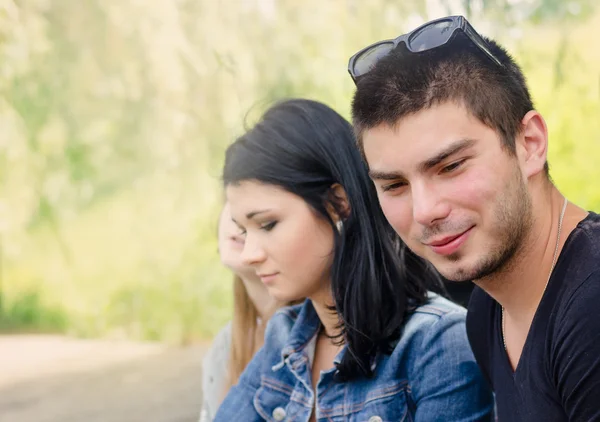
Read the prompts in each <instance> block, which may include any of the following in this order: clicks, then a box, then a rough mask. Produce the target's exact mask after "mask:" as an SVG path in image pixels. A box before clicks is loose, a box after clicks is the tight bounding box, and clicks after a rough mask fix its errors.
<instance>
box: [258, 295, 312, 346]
mask: <svg viewBox="0 0 600 422" xmlns="http://www.w3.org/2000/svg"><path fill="white" fill-rule="evenodd" d="M305 303H306V302H303V303H299V304H297V305H291V306H284V307H282V308H279V309H278V310H277V311H276V312H275V313H274V314H273V316H271V318H270V319H269V322H268V323H267V328H266V331H265V341H266V342H271V341H276V342H279V343H283V342H285V341H286V340H287V338H288V336H289V334H290V332H291V331H292V328H293V327H294V324H296V321H297V320H298V316H299V315H300V312H301V311H302V308H303V307H304V306H305Z"/></svg>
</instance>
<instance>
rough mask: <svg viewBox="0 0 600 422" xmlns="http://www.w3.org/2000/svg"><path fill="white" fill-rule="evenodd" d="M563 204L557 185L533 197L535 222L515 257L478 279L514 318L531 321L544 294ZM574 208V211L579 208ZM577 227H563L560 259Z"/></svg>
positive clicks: (559, 244)
mask: <svg viewBox="0 0 600 422" xmlns="http://www.w3.org/2000/svg"><path fill="white" fill-rule="evenodd" d="M563 205H564V197H563V195H562V194H561V193H560V192H559V191H558V190H557V189H556V188H555V187H554V186H552V187H551V188H550V192H548V193H546V192H545V194H544V195H543V196H540V197H538V198H533V202H532V207H533V209H532V212H533V223H532V226H531V227H530V230H529V232H528V233H527V235H526V236H525V238H524V239H523V242H522V244H521V246H520V247H519V249H518V250H517V252H516V253H515V256H514V257H513V258H512V260H511V261H510V262H509V263H508V264H507V265H506V266H505V267H504V268H503V269H502V270H500V271H498V272H496V273H494V274H492V275H490V276H488V277H486V278H483V279H480V280H476V281H475V283H476V284H477V285H479V286H480V287H481V288H482V289H483V290H485V291H486V292H487V293H488V294H489V295H490V296H492V297H493V298H494V299H495V300H496V301H497V302H498V303H500V305H502V307H503V308H504V312H505V313H506V314H509V315H510V316H511V319H512V320H515V321H518V320H531V319H532V318H533V315H534V314H535V310H536V309H537V307H538V305H539V303H540V300H541V298H542V296H543V294H544V291H545V289H546V285H547V283H548V280H549V277H550V272H551V269H552V264H553V258H554V255H555V251H556V250H557V249H556V245H557V238H558V225H559V224H558V223H559V217H560V214H561V211H562V208H563ZM572 207H573V208H574V209H573V210H571V212H572V211H575V210H576V208H577V207H574V206H572ZM568 208H570V207H568ZM542 210H550V211H549V212H545V211H542ZM569 212H570V211H569V209H567V213H569ZM575 225H576V224H575ZM573 228H574V226H572V227H564V226H563V228H562V230H561V234H560V239H558V252H557V253H556V255H557V256H556V258H557V259H558V255H559V254H560V250H561V249H562V246H563V245H564V242H565V240H566V238H567V236H568V234H569V233H570V232H571V230H573Z"/></svg>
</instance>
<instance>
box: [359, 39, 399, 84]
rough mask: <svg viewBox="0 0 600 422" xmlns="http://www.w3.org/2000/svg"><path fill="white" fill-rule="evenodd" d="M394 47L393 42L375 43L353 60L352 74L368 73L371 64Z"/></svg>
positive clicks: (373, 64)
mask: <svg viewBox="0 0 600 422" xmlns="http://www.w3.org/2000/svg"><path fill="white" fill-rule="evenodd" d="M393 48H394V43H393V42H386V43H381V44H377V45H376V46H373V48H370V49H369V50H367V51H365V52H364V53H362V54H361V55H360V56H358V58H357V59H356V61H355V62H354V69H353V71H354V76H355V77H358V76H362V75H364V74H365V73H369V71H370V70H371V69H373V66H375V64H377V62H378V61H379V60H380V59H381V58H382V57H383V56H387V55H388V54H389V52H390V51H392V49H393Z"/></svg>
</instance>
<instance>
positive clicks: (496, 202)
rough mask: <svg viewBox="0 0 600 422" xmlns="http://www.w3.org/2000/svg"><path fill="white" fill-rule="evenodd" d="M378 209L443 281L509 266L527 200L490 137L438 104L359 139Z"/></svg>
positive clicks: (454, 109) (525, 225)
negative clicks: (434, 268)
mask: <svg viewBox="0 0 600 422" xmlns="http://www.w3.org/2000/svg"><path fill="white" fill-rule="evenodd" d="M363 144H364V151H365V156H366V158H367V162H368V164H369V170H370V174H371V178H372V179H373V182H374V183H375V186H376V187H377V194H378V196H379V201H380V203H381V206H382V208H383V211H384V213H385V215H386V217H387V219H388V221H389V222H390V224H391V225H392V226H393V227H394V229H395V230H396V232H398V234H399V235H400V237H401V238H402V240H403V241H404V242H405V243H406V244H407V245H408V246H409V247H410V248H411V249H412V250H413V251H414V252H415V253H416V254H418V255H420V256H421V257H423V258H425V259H427V260H429V261H430V262H431V263H432V264H433V265H434V266H435V267H436V268H437V269H438V271H440V273H441V274H442V275H444V276H445V277H446V278H448V279H450V280H455V281H464V280H475V279H479V278H482V277H485V276H486V275H489V274H491V273H493V272H495V271H497V270H499V269H501V268H503V267H504V266H505V265H506V264H507V263H508V262H510V260H511V258H512V257H513V255H514V254H515V253H516V252H517V250H518V249H519V247H520V246H521V244H522V242H523V238H524V237H525V235H526V234H527V233H528V230H529V227H530V226H531V221H532V217H531V214H532V212H531V199H530V195H529V192H528V189H527V185H526V183H525V179H524V177H523V174H522V172H521V168H520V166H519V163H518V160H517V158H516V157H515V156H513V155H511V154H509V152H508V151H507V150H506V149H504V148H503V147H502V144H501V140H500V138H499V136H498V135H497V133H496V132H495V131H494V130H493V129H491V128H489V127H488V126H486V125H484V124H483V123H482V122H480V121H479V120H478V119H477V118H475V117H474V116H472V115H471V114H470V113H469V112H468V111H467V109H466V108H464V107H463V106H461V105H457V104H456V103H451V102H448V103H443V104H440V105H436V106H433V107H431V108H429V109H425V110H422V111H420V112H418V113H416V114H413V115H409V116H406V117H403V118H402V119H401V120H400V121H399V122H398V123H397V125H395V126H394V127H391V126H389V125H385V124H382V125H380V126H377V127H374V128H372V129H369V130H366V131H365V132H364V134H363Z"/></svg>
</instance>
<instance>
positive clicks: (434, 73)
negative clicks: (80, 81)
mask: <svg viewBox="0 0 600 422" xmlns="http://www.w3.org/2000/svg"><path fill="white" fill-rule="evenodd" d="M485 40H486V41H487V43H488V44H489V47H490V51H491V52H492V54H494V56H496V57H497V58H498V59H499V60H500V62H501V63H502V64H503V65H504V67H501V66H498V64H497V63H494V62H493V61H492V60H490V59H489V58H488V57H486V56H485V55H483V54H482V53H481V51H479V50H478V49H477V48H476V47H474V46H473V45H472V44H470V42H469V41H467V40H466V39H464V38H463V37H457V38H456V39H455V40H454V41H453V42H452V43H450V44H448V45H447V46H443V47H440V48H437V49H432V50H427V51H424V52H420V53H416V54H411V53H406V50H405V49H404V50H403V48H404V46H403V45H402V44H400V45H399V46H398V48H396V49H395V50H394V51H393V52H391V53H390V54H389V55H387V56H386V57H383V58H382V59H381V60H380V61H379V62H378V63H377V64H376V65H375V67H374V68H373V69H372V70H371V71H370V72H369V73H367V74H366V75H364V76H362V77H360V78H359V79H358V82H357V89H356V93H355V94H354V99H353V102H352V120H353V123H354V129H355V131H356V135H357V140H358V145H359V148H360V150H361V153H362V154H363V156H364V150H363V143H362V135H363V134H364V131H365V130H368V129H372V128H374V127H376V126H379V125H380V124H387V125H390V126H394V125H396V124H397V122H398V121H399V120H400V119H402V118H403V117H405V116H407V115H410V114H414V113H417V112H419V111H421V110H424V109H427V108H429V107H432V106H434V105H436V104H441V103H444V102H448V101H453V102H456V103H458V104H463V105H464V106H465V107H466V108H467V110H468V111H469V112H470V113H471V114H473V116H475V117H476V118H478V119H479V120H480V121H481V122H482V123H484V124H485V125H487V126H488V127H490V128H492V129H494V130H495V131H496V132H497V133H498V134H499V135H500V137H501V139H502V144H503V146H504V147H505V148H506V150H507V151H508V152H509V153H511V154H515V152H516V147H515V137H516V136H517V135H518V134H519V132H520V131H521V121H522V119H523V117H524V116H525V114H527V112H529V111H530V110H533V108H534V106H533V102H532V100H531V96H530V94H529V90H528V88H527V84H526V81H525V76H524V75H523V72H522V71H521V69H520V67H519V66H518V65H517V63H516V62H515V61H514V59H513V58H512V57H511V56H510V55H509V54H508V52H507V51H506V50H505V49H504V48H502V47H501V46H500V45H498V44H497V43H496V42H494V41H492V40H490V39H487V38H485ZM544 169H545V171H546V174H548V163H546V164H545V167H544Z"/></svg>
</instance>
